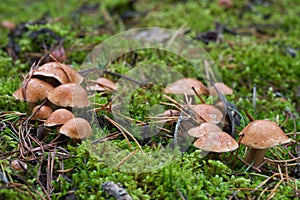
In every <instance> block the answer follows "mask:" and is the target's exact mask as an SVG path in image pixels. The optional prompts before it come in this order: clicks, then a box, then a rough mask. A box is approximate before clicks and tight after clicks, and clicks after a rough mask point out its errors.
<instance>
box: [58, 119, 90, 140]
mask: <svg viewBox="0 0 300 200" xmlns="http://www.w3.org/2000/svg"><path fill="white" fill-rule="evenodd" d="M59 132H60V133H61V134H64V135H66V136H68V137H69V138H72V139H83V138H88V137H90V136H91V135H92V128H91V126H90V124H89V123H88V121H86V120H85V119H83V118H74V119H70V120H68V121H67V122H66V123H64V125H63V126H62V127H61V128H60V129H59Z"/></svg>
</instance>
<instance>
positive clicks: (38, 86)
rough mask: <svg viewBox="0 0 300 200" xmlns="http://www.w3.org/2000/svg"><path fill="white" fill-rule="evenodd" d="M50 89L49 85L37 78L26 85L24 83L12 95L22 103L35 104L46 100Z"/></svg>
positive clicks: (51, 87)
mask: <svg viewBox="0 0 300 200" xmlns="http://www.w3.org/2000/svg"><path fill="white" fill-rule="evenodd" d="M24 84H25V85H24ZM52 89H53V86H52V85H50V84H49V83H47V82H45V81H42V80H39V79H37V78H31V79H29V80H28V82H27V83H25V82H24V83H23V86H21V87H20V88H19V89H18V90H17V91H15V92H14V93H13V96H14V97H15V98H16V99H19V100H22V101H27V102H34V103H35V102H38V101H43V100H44V99H46V98H47V94H48V92H49V91H50V90H52ZM23 92H24V94H23ZM24 96H25V97H24Z"/></svg>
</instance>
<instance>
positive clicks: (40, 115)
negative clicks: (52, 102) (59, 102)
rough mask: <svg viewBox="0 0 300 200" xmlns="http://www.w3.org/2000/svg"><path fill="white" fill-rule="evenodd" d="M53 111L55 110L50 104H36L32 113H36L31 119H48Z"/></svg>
mask: <svg viewBox="0 0 300 200" xmlns="http://www.w3.org/2000/svg"><path fill="white" fill-rule="evenodd" d="M37 110H38V111H37ZM36 111H37V112H36ZM35 112H36V113H35ZM52 112H53V110H52V108H50V107H49V106H46V105H43V106H40V105H38V106H35V107H34V108H33V109H32V114H33V113H35V115H33V116H32V118H31V119H32V120H37V119H47V118H48V117H49V116H50V115H51V113H52Z"/></svg>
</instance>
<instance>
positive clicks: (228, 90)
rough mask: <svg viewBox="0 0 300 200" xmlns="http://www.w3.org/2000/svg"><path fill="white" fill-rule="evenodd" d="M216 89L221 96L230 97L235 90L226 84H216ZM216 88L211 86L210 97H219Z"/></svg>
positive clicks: (209, 88) (209, 89)
mask: <svg viewBox="0 0 300 200" xmlns="http://www.w3.org/2000/svg"><path fill="white" fill-rule="evenodd" d="M215 87H216V88H217V89H218V90H219V92H221V94H223V95H230V94H233V90H232V89H231V88H230V87H229V86H227V85H225V84H224V83H221V82H217V83H215ZM215 87H214V86H210V87H208V91H209V95H211V96H218V93H217V91H216V88H215Z"/></svg>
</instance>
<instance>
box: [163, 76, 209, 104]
mask: <svg viewBox="0 0 300 200" xmlns="http://www.w3.org/2000/svg"><path fill="white" fill-rule="evenodd" d="M193 88H194V89H195V91H196V92H197V93H198V94H204V95H207V94H208V90H207V88H206V87H205V86H204V85H203V83H201V82H200V81H198V80H196V79H192V78H183V79H179V80H177V81H175V82H174V83H172V84H170V85H168V86H167V87H166V88H165V90H164V92H165V93H166V94H184V95H187V96H188V97H191V98H192V102H193V101H194V95H195V91H194V90H193Z"/></svg>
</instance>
